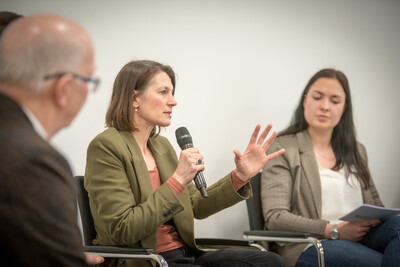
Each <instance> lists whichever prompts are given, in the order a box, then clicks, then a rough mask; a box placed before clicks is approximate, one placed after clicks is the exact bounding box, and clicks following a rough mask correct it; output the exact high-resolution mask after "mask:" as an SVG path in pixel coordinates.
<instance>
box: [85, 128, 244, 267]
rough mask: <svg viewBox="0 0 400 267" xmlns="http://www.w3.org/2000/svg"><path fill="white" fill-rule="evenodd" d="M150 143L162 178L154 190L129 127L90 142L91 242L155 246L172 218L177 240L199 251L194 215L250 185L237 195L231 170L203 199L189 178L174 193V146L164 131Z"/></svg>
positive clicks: (224, 203) (225, 203) (223, 204)
mask: <svg viewBox="0 0 400 267" xmlns="http://www.w3.org/2000/svg"><path fill="white" fill-rule="evenodd" d="M148 146H149V148H150V150H151V152H152V153H153V156H154V159H155V161H156V163H157V168H158V171H159V173H160V179H161V183H162V185H161V186H160V187H159V188H158V189H157V190H156V191H155V192H153V188H152V185H151V181H150V176H149V172H148V170H147V166H146V163H145V161H144V159H143V156H142V153H141V150H140V148H139V146H138V144H137V143H136V140H135V139H134V137H133V135H132V133H131V132H126V131H117V130H116V129H115V128H109V129H107V130H105V131H104V132H102V133H100V134H99V135H98V136H96V137H95V138H94V139H93V140H92V142H91V143H90V144H89V147H88V150H87V159H86V172H85V188H86V190H87V191H88V193H89V201H90V208H91V212H92V215H93V220H94V224H95V229H96V232H97V236H96V239H95V240H93V244H95V245H118V246H127V247H145V248H153V249H154V250H155V251H156V249H157V248H156V244H157V228H158V227H159V226H160V225H162V224H164V223H165V222H167V221H169V220H170V219H173V221H174V223H175V226H176V230H177V232H178V233H179V236H180V237H181V239H182V240H183V241H184V242H185V244H187V245H188V246H189V247H191V248H193V249H195V250H197V249H198V248H197V246H196V244H195V239H194V218H196V219H204V218H207V217H208V216H210V215H212V214H214V213H216V212H218V211H220V210H222V209H224V208H227V207H230V206H232V205H234V204H235V203H237V202H239V201H241V200H244V199H246V198H248V197H250V196H251V188H250V185H246V186H245V187H244V191H243V195H241V194H239V193H238V192H237V191H236V190H235V189H234V187H233V184H232V179H231V173H230V174H228V175H227V176H225V177H224V178H222V179H221V180H219V181H218V182H216V183H215V184H213V185H212V186H209V187H208V188H207V192H208V195H209V197H208V198H206V199H204V198H203V197H202V196H201V194H200V192H199V191H198V190H197V189H196V187H195V185H194V184H193V183H190V184H188V185H187V186H186V188H185V189H184V191H183V192H182V193H181V194H180V195H179V196H176V195H175V193H174V192H173V190H172V189H171V187H170V186H169V185H168V184H167V183H165V182H166V181H167V180H168V178H170V177H171V176H172V174H173V173H174V172H175V169H176V167H177V165H178V159H177V156H176V153H175V150H174V149H173V147H172V145H171V144H170V142H169V141H168V140H167V139H166V138H165V137H162V136H157V137H154V138H153V137H151V138H150V139H149V141H148ZM107 263H108V264H109V265H106V266H111V265H115V266H116V265H117V261H115V263H113V262H111V263H109V262H108V261H107ZM153 265H154V263H153ZM124 266H149V263H148V262H145V261H140V260H133V261H132V260H127V261H126V262H125V263H124Z"/></svg>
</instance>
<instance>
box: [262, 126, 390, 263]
mask: <svg viewBox="0 0 400 267" xmlns="http://www.w3.org/2000/svg"><path fill="white" fill-rule="evenodd" d="M281 148H285V150H286V152H285V153H284V154H283V155H282V156H280V157H277V158H275V159H273V160H271V161H269V162H267V164H266V165H265V166H264V168H263V172H262V178H261V201H262V207H263V213H264V219H265V226H266V227H267V228H268V229H269V230H283V231H294V232H307V233H311V234H313V236H315V237H317V238H324V232H325V227H326V224H327V223H329V222H328V221H326V220H323V219H321V212H322V197H321V180H320V176H319V171H318V165H317V160H316V158H315V155H314V150H313V146H312V143H311V139H310V137H309V135H308V133H307V131H303V132H299V133H297V134H292V135H285V136H280V137H278V138H277V139H276V140H275V142H274V143H273V144H272V145H271V146H270V148H269V149H268V152H267V153H268V154H269V153H272V152H274V151H277V150H279V149H281ZM358 149H359V151H360V154H361V157H363V159H364V160H366V161H367V152H366V150H365V148H364V146H363V145H361V144H358ZM362 196H363V201H364V203H366V204H373V205H377V206H383V204H382V201H381V200H380V198H379V195H378V192H377V190H376V188H375V185H374V183H373V181H371V187H370V188H369V189H362ZM305 246H306V244H301V243H286V244H285V245H283V246H278V249H277V252H278V253H279V254H280V255H281V256H282V257H283V259H284V260H285V265H286V266H295V264H296V262H297V260H298V258H299V257H300V255H301V253H302V251H303V249H304V248H305Z"/></svg>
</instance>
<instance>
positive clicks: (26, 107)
mask: <svg viewBox="0 0 400 267" xmlns="http://www.w3.org/2000/svg"><path fill="white" fill-rule="evenodd" d="M94 68H95V65H94V49H93V44H92V41H91V39H90V37H89V35H88V34H87V33H86V32H85V30H84V29H82V28H81V27H80V26H79V25H78V24H76V23H75V22H72V21H70V20H68V19H66V18H62V17H59V16H55V15H35V16H29V17H24V18H19V19H18V20H16V21H15V22H13V23H12V24H11V25H10V26H9V27H7V29H6V30H5V32H3V34H2V38H1V41H0V225H1V227H0V241H1V242H0V260H1V265H4V266H87V264H86V261H85V256H84V254H83V248H82V239H81V235H80V231H79V228H78V225H77V209H76V201H75V194H74V188H73V185H72V181H71V178H72V172H71V169H70V167H69V165H68V163H67V162H66V160H65V159H64V158H63V157H62V156H61V155H60V154H59V153H58V152H57V151H56V150H55V149H54V148H53V147H52V146H51V145H49V143H48V140H49V139H50V138H51V137H53V135H54V134H55V133H57V132H58V131H59V130H60V129H62V128H63V127H65V126H67V125H69V124H70V123H71V121H72V120H73V119H74V117H75V116H76V115H77V113H78V111H79V110H80V109H81V107H82V105H83V104H84V102H85V100H86V97H87V94H88V92H89V91H90V90H95V88H96V86H97V83H98V80H97V79H93V78H92V74H93V71H94ZM92 260H93V259H92ZM100 260H101V258H100Z"/></svg>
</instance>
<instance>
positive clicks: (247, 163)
mask: <svg viewBox="0 0 400 267" xmlns="http://www.w3.org/2000/svg"><path fill="white" fill-rule="evenodd" d="M271 128H272V125H271V124H268V126H267V127H266V128H265V130H264V131H263V132H262V133H261V135H260V137H259V138H258V140H257V137H258V133H259V132H260V129H261V125H260V124H257V126H256V128H255V129H254V132H253V134H252V135H251V138H250V142H249V144H248V146H247V148H246V150H245V151H244V153H243V154H241V153H240V152H239V150H237V149H235V150H234V151H233V153H234V154H235V164H236V175H237V176H238V177H239V179H241V180H243V181H246V180H248V179H249V178H251V177H253V176H254V175H256V173H257V172H259V171H260V170H261V168H262V167H263V166H264V165H265V164H266V163H267V162H268V161H269V160H271V159H273V158H276V157H278V156H280V155H282V154H283V153H284V152H285V150H284V149H281V150H279V151H276V152H274V153H272V154H269V155H267V154H266V151H267V149H268V148H269V146H270V145H271V144H272V142H273V141H274V140H275V138H276V136H277V133H276V132H273V133H272V135H271V136H270V137H269V138H268V140H267V141H265V139H266V138H267V135H268V133H269V132H270V130H271ZM264 141H265V143H264Z"/></svg>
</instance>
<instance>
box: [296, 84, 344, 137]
mask: <svg viewBox="0 0 400 267" xmlns="http://www.w3.org/2000/svg"><path fill="white" fill-rule="evenodd" d="M345 103H346V95H345V92H344V90H343V87H342V85H341V84H340V82H339V81H338V80H337V79H334V78H319V79H318V80H316V81H315V82H314V83H313V84H312V85H311V87H310V88H309V90H308V93H307V95H306V96H305V97H304V101H303V107H304V117H305V119H306V121H307V123H308V125H309V126H308V127H309V129H312V130H317V131H320V130H327V131H333V128H335V126H336V125H337V124H338V123H339V121H340V118H341V117H342V114H343V112H344V109H345Z"/></svg>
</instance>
